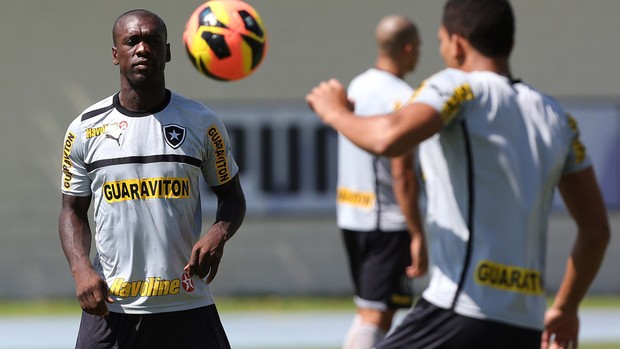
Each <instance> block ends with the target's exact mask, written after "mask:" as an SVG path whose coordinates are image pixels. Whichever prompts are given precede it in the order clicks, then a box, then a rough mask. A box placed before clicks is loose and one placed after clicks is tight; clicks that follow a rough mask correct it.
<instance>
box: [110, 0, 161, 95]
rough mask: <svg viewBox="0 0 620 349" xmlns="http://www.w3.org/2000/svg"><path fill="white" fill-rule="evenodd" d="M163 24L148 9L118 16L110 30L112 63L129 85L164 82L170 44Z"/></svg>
mask: <svg viewBox="0 0 620 349" xmlns="http://www.w3.org/2000/svg"><path fill="white" fill-rule="evenodd" d="M167 40H168V32H167V29H166V24H165V23H164V21H163V20H162V19H161V18H160V17H159V16H157V15H156V14H154V13H153V12H150V11H147V10H142V9H138V10H131V11H128V12H125V13H123V14H122V15H120V16H119V17H118V18H117V19H116V21H115V22H114V26H113V29H112V41H113V43H114V46H113V47H112V61H113V63H114V64H115V65H118V66H119V68H120V72H121V77H122V79H123V80H124V81H126V82H128V83H129V84H130V85H131V86H145V85H150V84H153V83H163V81H164V69H165V67H166V62H169V61H170V44H168V43H167Z"/></svg>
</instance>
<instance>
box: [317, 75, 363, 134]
mask: <svg viewBox="0 0 620 349" xmlns="http://www.w3.org/2000/svg"><path fill="white" fill-rule="evenodd" d="M306 102H307V103H308V105H309V106H310V109H312V110H313V111H314V112H315V113H316V114H317V115H318V116H319V118H321V120H323V122H325V123H326V124H330V121H331V117H332V116H333V115H337V114H338V112H340V111H352V110H353V102H351V101H350V100H349V99H348V98H347V93H346V91H345V89H344V86H342V84H341V83H340V82H339V81H338V80H336V79H330V80H327V81H323V82H321V83H320V84H319V85H318V86H316V87H315V88H313V89H312V91H310V93H308V94H307V95H306Z"/></svg>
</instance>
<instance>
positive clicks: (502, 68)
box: [459, 55, 512, 78]
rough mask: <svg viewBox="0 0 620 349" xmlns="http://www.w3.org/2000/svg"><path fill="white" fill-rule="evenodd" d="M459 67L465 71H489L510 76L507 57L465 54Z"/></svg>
mask: <svg viewBox="0 0 620 349" xmlns="http://www.w3.org/2000/svg"><path fill="white" fill-rule="evenodd" d="M459 69H461V70H463V71H467V72H471V71H490V72H494V73H497V74H499V75H503V76H506V77H508V78H511V77H512V75H511V73H510V64H509V61H508V57H487V56H483V55H471V56H467V58H465V60H464V61H463V63H462V64H461V65H460V67H459Z"/></svg>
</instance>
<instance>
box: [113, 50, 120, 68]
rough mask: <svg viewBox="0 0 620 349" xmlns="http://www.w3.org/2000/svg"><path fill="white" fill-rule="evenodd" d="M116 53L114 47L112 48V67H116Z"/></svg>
mask: <svg viewBox="0 0 620 349" xmlns="http://www.w3.org/2000/svg"><path fill="white" fill-rule="evenodd" d="M117 54H118V51H117V50H116V47H115V46H112V64H114V65H118V63H119V62H118V56H117Z"/></svg>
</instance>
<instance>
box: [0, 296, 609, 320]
mask: <svg viewBox="0 0 620 349" xmlns="http://www.w3.org/2000/svg"><path fill="white" fill-rule="evenodd" d="M550 301H551V300H550ZM215 302H216V304H217V307H218V310H219V311H220V312H243V311H257V312H296V311H348V310H351V311H353V309H354V305H353V300H352V298H351V297H345V296H343V297H280V296H244V297H217V296H216V298H215ZM582 306H583V307H584V308H620V295H618V296H616V295H613V296H611V295H610V296H591V297H587V298H586V299H585V300H584V301H583V303H582ZM79 313H80V307H79V304H78V302H77V300H75V299H69V298H67V299H53V300H50V299H42V300H17V299H1V300H0V316H9V315H11V316H13V315H15V316H19V315H28V316H32V315H74V314H79Z"/></svg>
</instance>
